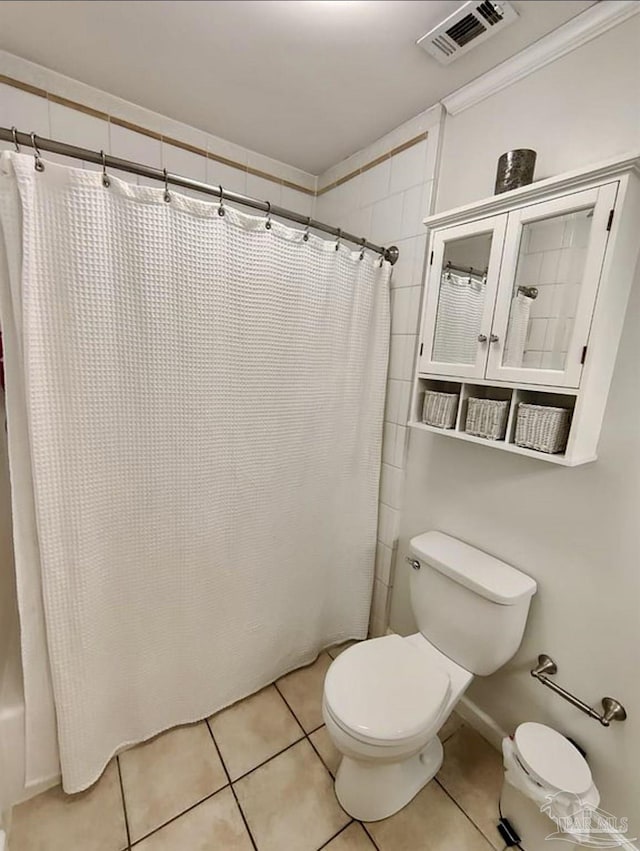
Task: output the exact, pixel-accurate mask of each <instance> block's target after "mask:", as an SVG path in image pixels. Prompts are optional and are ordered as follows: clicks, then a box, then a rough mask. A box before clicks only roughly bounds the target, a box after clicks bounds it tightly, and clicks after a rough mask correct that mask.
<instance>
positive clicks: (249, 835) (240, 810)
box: [205, 718, 258, 851]
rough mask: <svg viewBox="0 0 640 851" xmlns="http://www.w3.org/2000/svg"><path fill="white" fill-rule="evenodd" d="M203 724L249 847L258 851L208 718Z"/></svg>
mask: <svg viewBox="0 0 640 851" xmlns="http://www.w3.org/2000/svg"><path fill="white" fill-rule="evenodd" d="M205 723H206V725H207V729H208V730H209V735H210V736H211V741H212V742H213V745H214V747H215V749H216V751H217V753H218V758H219V759H220V762H221V764H222V768H223V770H224V773H225V775H226V777H227V780H228V781H229V788H230V789H231V794H232V795H233V798H234V800H235V802H236V806H237V807H238V812H239V813H240V817H241V819H242V821H243V823H244V827H245V830H246V831H247V835H248V837H249V841H250V842H251V845H252V846H253V849H254V851H258V845H257V844H256V841H255V839H254V838H253V833H252V832H251V828H250V827H249V822H248V821H247V817H246V816H245V814H244V810H243V809H242V805H241V804H240V800H239V798H238V795H237V793H236V790H235V788H234V786H233V783H232V782H231V775H230V774H229V771H228V769H227V765H226V763H225V761H224V759H223V757H222V752H221V750H220V748H219V747H218V743H217V742H216V737H215V736H214V735H213V730H212V729H211V725H210V724H209V719H208V718H207V719H206V720H205Z"/></svg>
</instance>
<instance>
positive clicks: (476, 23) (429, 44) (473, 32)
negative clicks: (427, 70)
mask: <svg viewBox="0 0 640 851" xmlns="http://www.w3.org/2000/svg"><path fill="white" fill-rule="evenodd" d="M517 17H518V13H517V12H516V10H515V9H514V8H513V6H512V5H511V4H510V3H507V2H506V0H481V2H478V0H471V2H469V3H463V5H462V6H461V7H460V8H459V9H458V11H457V12H454V13H453V14H452V15H449V17H448V18H446V19H445V20H444V21H443V22H442V23H441V24H438V26H437V27H434V28H433V29H432V30H429V32H428V33H427V34H426V35H423V36H422V38H420V39H418V44H419V45H420V47H422V49H423V50H426V51H427V53H430V54H431V55H432V56H433V57H435V58H436V59H437V60H438V62H440V63H442V64H443V65H448V64H449V62H453V60H454V59H457V58H458V56H461V55H462V54H463V53H466V52H467V50H471V48H472V47H475V46H476V45H477V44H481V43H482V42H483V41H486V40H487V39H488V38H490V37H491V36H492V35H494V34H495V33H497V32H498V31H499V30H501V29H502V28H503V27H506V26H507V25H508V24H510V23H512V22H513V21H515V20H516V18H517Z"/></svg>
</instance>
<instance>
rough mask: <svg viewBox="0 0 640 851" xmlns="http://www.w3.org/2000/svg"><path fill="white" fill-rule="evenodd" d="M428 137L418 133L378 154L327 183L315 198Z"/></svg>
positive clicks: (425, 132) (426, 134)
mask: <svg viewBox="0 0 640 851" xmlns="http://www.w3.org/2000/svg"><path fill="white" fill-rule="evenodd" d="M428 136H429V132H428V131H427V130H425V131H424V132H423V133H419V134H418V135H417V136H414V137H413V138H412V139H408V140H407V141H406V142H403V143H402V144H401V145H396V147H395V148H391V150H389V151H387V152H386V153H384V154H380V156H379V157H376V158H375V159H373V160H370V161H369V162H368V163H365V164H364V165H363V166H360V168H356V169H354V170H353V171H350V172H349V173H348V174H345V175H344V176H343V177H339V178H338V179H337V180H334V181H333V182H332V183H328V184H327V185H326V186H323V187H322V189H317V190H316V197H319V196H320V195H324V193H325V192H329V191H330V190H331V189H336V188H337V187H338V186H342V184H343V183H347V181H349V180H353V178H354V177H357V176H358V175H359V174H363V173H364V172H365V171H369V169H371V168H375V166H377V165H380V163H383V162H384V161H385V160H389V159H391V157H395V156H396V154H401V153H402V152H403V151H407V150H409V148H413V146H414V145H418V144H419V143H420V142H424V140H425V139H426V138H427V137H428Z"/></svg>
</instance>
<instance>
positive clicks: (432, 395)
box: [422, 390, 458, 428]
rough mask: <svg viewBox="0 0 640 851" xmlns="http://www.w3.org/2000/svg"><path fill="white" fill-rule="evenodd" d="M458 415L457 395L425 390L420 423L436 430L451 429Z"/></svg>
mask: <svg viewBox="0 0 640 851" xmlns="http://www.w3.org/2000/svg"><path fill="white" fill-rule="evenodd" d="M457 413H458V394H457V393H439V392H437V391H435V390H426V391H425V394H424V405H423V406H422V422H423V423H427V425H432V426H436V427H437V428H453V427H454V425H455V424H456V414H457Z"/></svg>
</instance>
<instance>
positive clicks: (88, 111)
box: [0, 74, 316, 197]
mask: <svg viewBox="0 0 640 851" xmlns="http://www.w3.org/2000/svg"><path fill="white" fill-rule="evenodd" d="M0 83H3V84H4V85H6V86H11V87H12V88H14V89H20V90H22V91H24V92H28V93H29V94H31V95H35V96H36V97H41V98H44V99H45V100H47V101H49V102H50V103H57V104H59V105H60V106H65V107H67V108H68V109H74V110H76V112H83V113H84V114H85V115H90V116H92V117H93V118H99V119H101V120H102V121H106V122H108V123H109V124H113V125H115V126H117V127H123V128H124V129H125V130H132V131H133V132H134V133H140V134H141V135H142V136H148V137H149V138H150V139H156V140H157V141H158V142H162V143H163V144H165V145H172V146H173V147H174V148H181V149H182V150H183V151H188V152H189V153H192V154H197V155H199V156H201V157H204V158H205V159H208V160H212V161H214V162H218V163H221V164H222V165H227V166H230V167H231V168H237V169H238V171H243V172H245V173H246V174H252V175H254V176H255V177H261V178H263V180H270V181H271V182H272V183H277V184H278V185H279V186H286V187H288V188H289V189H295V191H296V192H302V193H303V194H304V195H311V196H312V197H315V195H316V192H315V190H314V189H309V188H308V187H306V186H302V185H301V184H299V183H294V182H293V181H291V180H286V179H285V178H283V177H277V176H276V175H274V174H270V173H269V172H266V171H262V170H261V169H259V168H254V167H253V166H250V165H243V164H242V163H239V162H236V161H235V160H232V159H229V158H228V157H223V156H222V155H221V154H214V153H213V152H212V151H207V150H205V149H204V148H199V147H198V146H197V145H191V144H190V143H189V142H182V141H180V139H175V138H173V137H172V136H165V135H164V134H163V133H158V132H157V131H155V130H150V129H149V128H148V127H143V126H142V125H140V124H135V123H134V122H132V121H127V120H126V119H124V118H118V117H117V116H115V115H110V114H109V113H107V112H102V111H101V110H99V109H93V108H92V107H90V106H86V105H85V104H83V103H79V102H78V101H75V100H70V99H69V98H65V97H61V96H60V95H56V94H53V93H52V92H48V91H46V89H41V88H38V86H32V85H31V84H30V83H24V82H22V80H17V79H15V78H14V77H8V76H6V75H5V74H0ZM18 129H20V130H22V129H23V128H18ZM24 130H25V131H28V130H29V128H28V127H25V128H24Z"/></svg>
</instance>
